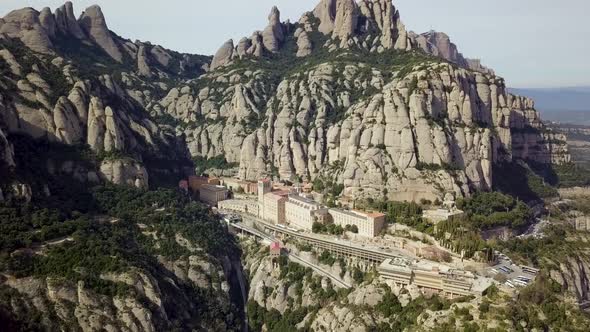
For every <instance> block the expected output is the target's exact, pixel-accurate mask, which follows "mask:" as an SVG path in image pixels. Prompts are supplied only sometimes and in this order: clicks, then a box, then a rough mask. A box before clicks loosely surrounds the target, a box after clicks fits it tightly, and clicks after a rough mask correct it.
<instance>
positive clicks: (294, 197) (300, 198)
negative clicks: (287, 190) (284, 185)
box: [289, 195, 321, 206]
mask: <svg viewBox="0 0 590 332" xmlns="http://www.w3.org/2000/svg"><path fill="white" fill-rule="evenodd" d="M289 199H292V200H295V201H299V202H301V203H305V204H309V205H314V206H320V205H321V204H320V203H318V202H316V201H314V200H313V199H309V198H306V197H303V196H300V195H289Z"/></svg>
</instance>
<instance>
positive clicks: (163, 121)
mask: <svg viewBox="0 0 590 332" xmlns="http://www.w3.org/2000/svg"><path fill="white" fill-rule="evenodd" d="M268 20H269V21H268V25H267V26H266V28H265V29H264V30H263V31H256V32H254V33H253V35H252V37H250V38H243V39H242V40H240V42H239V43H238V44H237V46H235V45H233V42H231V41H229V42H226V43H225V44H224V46H223V47H222V48H221V49H220V50H219V51H218V52H217V54H216V55H215V56H214V57H213V58H212V59H211V58H208V57H204V56H192V57H193V58H191V56H190V55H180V54H177V53H173V52H169V51H166V50H165V49H163V48H161V47H159V46H152V45H151V44H149V43H141V42H139V41H137V42H135V43H132V42H131V41H128V40H125V39H123V38H121V37H119V36H118V35H116V34H114V33H112V32H111V31H110V30H108V26H107V23H106V20H105V18H104V15H103V14H102V11H101V10H100V7H98V6H92V7H89V8H88V9H87V10H85V11H84V12H82V13H81V15H80V17H79V18H78V19H76V18H75V17H74V16H73V7H72V4H71V3H70V2H67V3H66V4H65V5H64V6H62V7H60V8H58V9H56V11H55V13H51V11H50V10H49V9H47V8H46V9H43V10H41V11H40V12H39V11H36V10H33V9H30V8H25V9H22V10H16V11H13V12H11V13H9V14H8V15H7V16H6V17H5V18H3V19H2V20H1V21H0V23H1V24H0V36H4V40H5V44H6V45H9V44H10V43H11V42H10V41H11V40H14V38H16V40H20V41H21V42H22V43H24V45H25V47H27V46H28V47H29V48H31V49H33V50H36V51H38V52H40V54H42V56H40V57H41V58H43V57H48V56H49V57H55V56H56V57H55V58H54V59H53V60H51V62H46V64H45V65H44V66H41V67H43V68H46V70H48V71H51V72H55V70H54V68H55V67H56V66H57V68H61V71H62V73H61V74H60V73H56V75H53V76H56V77H59V76H62V74H63V75H64V76H62V77H60V79H59V82H62V83H60V86H62V88H61V91H56V92H54V91H50V90H51V89H47V88H48V86H49V85H55V84H53V83H52V84H49V85H48V84H47V82H44V80H43V79H41V80H39V79H38V76H44V75H45V76H46V74H44V73H43V72H42V73H41V74H42V75H36V74H34V73H33V74H30V73H27V74H26V77H24V76H25V75H23V73H22V70H20V69H19V66H20V65H19V63H18V61H16V60H17V59H16V58H15V57H14V56H13V54H12V53H14V52H20V53H22V54H25V53H27V52H25V51H20V50H21V48H20V46H19V45H15V44H14V43H12V46H11V47H12V48H11V49H12V53H11V51H10V49H8V48H7V49H6V51H8V52H6V51H5V52H4V53H3V54H4V55H3V59H4V62H6V69H5V70H6V71H10V76H9V77H15V78H14V80H13V81H12V82H7V83H6V84H8V85H10V86H12V85H16V91H17V92H18V93H17V94H16V95H14V97H12V96H13V94H12V93H9V94H8V95H9V96H11V97H10V98H11V99H14V100H15V102H13V101H11V100H9V102H8V103H6V105H5V107H6V109H7V112H6V111H5V112H4V113H3V122H4V123H5V124H4V130H5V131H6V132H8V133H10V132H14V131H17V132H25V133H29V134H33V136H34V137H37V138H40V137H48V138H49V139H50V140H57V141H62V142H65V143H66V144H77V143H86V144H89V145H90V147H91V149H92V150H93V151H95V152H96V153H104V152H107V153H112V152H116V153H119V154H120V152H122V155H124V156H127V157H131V159H127V160H126V161H121V160H116V159H115V160H107V161H103V163H104V164H103V165H101V167H99V168H100V171H99V174H100V176H99V178H100V177H102V178H104V179H108V180H111V181H115V183H135V184H136V185H137V186H140V187H147V186H148V185H149V181H148V180H147V179H148V178H155V177H150V176H149V173H150V172H148V171H147V170H145V168H144V166H145V165H144V164H145V163H144V161H143V159H146V156H145V154H146V153H148V152H147V151H159V152H155V153H156V154H157V153H161V151H177V150H178V151H177V152H174V154H175V155H178V156H181V158H183V159H185V160H186V159H188V157H195V158H215V157H218V156H220V155H223V156H224V157H225V159H226V160H227V161H228V162H229V163H238V164H239V165H240V166H239V168H237V169H236V170H235V172H234V173H233V174H234V175H237V176H240V177H242V178H244V179H248V180H255V179H257V178H260V177H263V176H273V177H276V178H278V179H281V180H289V181H294V180H307V181H312V180H314V179H315V178H318V177H321V176H324V175H322V174H323V172H324V171H325V170H327V169H328V168H329V166H330V165H333V164H335V163H338V164H340V165H341V168H340V170H339V171H337V172H335V173H332V176H335V177H336V178H335V180H336V182H338V183H343V184H344V185H345V188H346V189H345V194H346V195H355V196H359V195H360V196H371V195H377V194H379V195H380V193H384V192H388V194H387V195H386V196H388V197H389V198H396V199H402V200H419V199H430V200H434V199H436V198H439V199H440V198H442V197H444V196H445V195H446V194H448V193H452V194H453V195H455V196H465V195H469V194H470V193H472V192H473V191H475V190H482V189H483V190H490V189H492V187H493V175H492V165H493V164H496V163H501V162H510V161H511V160H513V159H529V160H532V161H535V162H541V163H551V162H557V163H563V162H567V161H568V155H567V149H566V147H564V146H560V145H559V142H561V141H563V140H562V139H561V138H560V136H559V134H555V133H551V132H549V131H547V130H546V128H545V127H544V126H543V124H542V123H541V121H540V119H539V116H538V114H537V113H536V111H535V109H534V102H533V101H532V100H531V99H527V98H520V97H517V96H512V95H509V94H507V93H506V92H505V87H504V80H503V79H502V78H500V77H496V76H495V75H494V73H493V71H491V70H489V69H487V68H485V67H482V66H481V64H480V63H479V62H477V61H468V59H465V58H464V57H463V56H462V55H461V54H460V53H459V52H458V50H457V47H456V45H454V44H453V43H452V42H451V41H450V39H449V38H448V36H446V35H445V34H442V33H437V32H432V31H431V32H428V33H426V34H422V35H417V34H415V33H412V32H409V31H406V28H405V25H404V24H403V23H402V21H401V19H400V13H399V12H398V11H397V10H396V8H395V6H394V5H393V4H392V2H391V1H386V0H362V1H359V2H356V1H352V0H338V1H334V0H322V1H320V3H319V4H318V5H317V6H316V8H315V9H314V10H313V11H310V12H307V13H305V14H303V16H302V18H301V20H300V21H299V22H297V23H289V22H281V20H280V11H279V10H278V8H276V7H273V8H272V10H271V12H270V14H269V16H268ZM23 27H30V29H28V30H25V29H23ZM101 54H102V55H101ZM64 56H65V57H64ZM29 57H31V59H33V58H34V57H37V56H36V55H35V54H32V53H31V54H25V58H29ZM191 59H193V60H194V61H196V65H195V64H193V65H192V66H189V65H187V63H188V62H190V60H191ZM209 61H210V64H208V63H209ZM21 67H22V66H21ZM38 67H39V66H37V67H35V66H32V67H30V68H32V69H35V68H38ZM359 74H361V75H360V76H356V75H359ZM16 77H20V79H16ZM190 78H192V79H190ZM187 79H190V80H188V81H187ZM11 89H12V88H11ZM48 95H51V96H49V97H50V98H43V97H44V96H45V97H47V96H48ZM53 95H54V96H53ZM60 95H61V96H60ZM65 95H68V97H67V98H66V96H65ZM62 97H63V98H62ZM47 99H49V100H47ZM39 106H42V108H43V109H44V110H45V111H44V112H45V115H44V116H43V117H39V116H38V113H37V112H36V111H35V108H37V107H39ZM52 110H54V111H53V112H52ZM369 111H370V112H372V113H373V115H371V116H369V113H368V112H369ZM369 117H372V119H369ZM111 119H113V120H111ZM355 119H360V121H359V120H355ZM155 137H158V138H157V139H155ZM482 142H484V143H482ZM486 142H487V143H486ZM146 143H147V144H146ZM474 144H475V145H474ZM478 144H484V148H483V150H481V151H476V149H478V148H474V147H477V145H478ZM172 145H175V146H176V148H174V149H170V148H169V146H172ZM347 150H349V151H347ZM140 151H144V152H140ZM149 153H151V154H153V153H152V152H149ZM147 159H153V158H147ZM113 163H114V164H113ZM182 164H184V165H188V162H182ZM269 165H272V167H269ZM183 168H185V170H181V169H177V170H176V171H175V174H180V173H181V172H184V171H188V170H187V169H188V167H183ZM90 178H92V179H95V178H96V176H94V175H91V176H90ZM379 179H381V180H379ZM363 192H364V193H363Z"/></svg>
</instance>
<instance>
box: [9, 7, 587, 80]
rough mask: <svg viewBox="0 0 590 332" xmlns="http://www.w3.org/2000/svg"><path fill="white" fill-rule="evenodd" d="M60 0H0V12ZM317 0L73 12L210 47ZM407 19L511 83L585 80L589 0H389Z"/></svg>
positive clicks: (145, 36) (131, 32) (142, 35)
mask: <svg viewBox="0 0 590 332" xmlns="http://www.w3.org/2000/svg"><path fill="white" fill-rule="evenodd" d="M63 2H64V1H62V0H0V16H4V15H5V14H6V13H8V12H9V11H10V10H12V9H16V8H21V7H25V6H31V7H35V8H37V9H41V8H42V7H45V6H48V7H50V8H52V9H54V8H56V7H58V6H59V5H61V4H62V3H63ZM317 2H319V0H164V1H162V0H74V1H73V3H74V10H75V12H76V15H78V14H79V13H80V12H81V11H82V10H83V9H84V8H86V7H87V6H89V5H91V4H99V5H100V6H101V7H102V9H103V12H104V13H105V16H106V18H107V23H108V25H109V28H110V29H111V30H113V31H115V32H116V33H118V34H119V35H121V36H123V37H126V38H130V39H133V40H134V39H140V40H143V41H151V42H152V43H155V44H161V45H163V46H165V47H167V48H171V49H174V50H178V51H183V52H190V53H201V54H213V53H215V51H216V50H217V48H218V47H219V46H220V45H221V44H222V43H223V42H224V41H226V40H227V39H229V38H234V40H236V41H237V40H239V39H240V38H241V37H243V36H250V34H251V33H252V32H253V31H254V30H261V29H263V28H264V26H265V25H266V22H267V18H266V17H267V15H268V13H269V11H270V8H271V7H272V6H273V5H277V6H278V7H279V9H280V10H281V12H282V19H283V20H286V19H287V18H289V19H291V21H296V20H298V19H299V17H300V16H301V14H302V13H304V12H305V11H310V10H312V9H313V8H314V6H315V5H316V3H317ZM394 4H395V5H396V6H397V8H398V9H399V10H400V12H401V17H402V20H403V21H404V23H405V24H406V27H407V28H408V29H410V30H414V31H416V32H424V31H427V30H430V29H434V30H437V31H443V32H446V33H447V34H449V35H450V36H451V39H452V40H453V41H454V42H455V43H456V44H457V45H458V46H459V50H460V51H461V52H462V53H463V54H464V55H465V56H467V57H472V58H481V59H482V61H483V63H484V64H485V65H487V66H489V67H492V68H494V69H495V70H496V72H497V73H498V74H499V75H501V76H503V77H505V78H506V80H507V83H508V85H510V86H513V87H555V86H578V85H590V62H589V61H588V60H587V59H588V57H589V56H590V42H589V39H588V36H590V24H587V16H588V13H590V1H588V0H561V1H555V0H495V1H478V0H443V1H441V0H394Z"/></svg>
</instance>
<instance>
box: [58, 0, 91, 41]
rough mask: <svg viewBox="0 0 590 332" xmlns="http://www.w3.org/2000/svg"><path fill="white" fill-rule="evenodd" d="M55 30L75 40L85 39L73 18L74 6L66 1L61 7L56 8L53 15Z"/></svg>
mask: <svg viewBox="0 0 590 332" xmlns="http://www.w3.org/2000/svg"><path fill="white" fill-rule="evenodd" d="M54 16H55V23H56V25H57V30H58V31H60V32H61V33H62V34H64V35H70V36H73V37H75V38H77V39H85V38H86V35H85V34H84V32H83V31H82V28H80V25H79V24H78V21H77V20H76V17H75V16H74V6H73V5H72V3H71V2H70V1H67V2H66V3H65V4H64V5H63V6H61V7H59V8H57V9H56V10H55V13H54Z"/></svg>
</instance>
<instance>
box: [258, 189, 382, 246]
mask: <svg viewBox="0 0 590 332" xmlns="http://www.w3.org/2000/svg"><path fill="white" fill-rule="evenodd" d="M258 202H259V204H260V205H261V207H262V208H261V209H260V211H261V212H262V213H260V214H259V217H260V218H262V219H264V220H266V221H268V222H271V223H273V224H277V225H286V226H289V227H293V228H296V229H301V230H306V231H311V230H312V228H313V224H314V223H316V222H318V223H321V224H328V223H334V224H335V225H340V226H342V227H346V226H348V225H350V226H356V227H357V229H358V231H359V235H362V236H366V237H375V236H377V235H379V233H380V232H381V230H382V229H383V227H384V226H385V215H384V214H382V213H365V212H361V211H348V210H344V209H337V208H330V209H329V208H327V207H325V206H323V205H322V204H320V203H318V202H316V201H315V200H314V199H313V197H312V196H311V195H310V194H307V193H305V192H304V191H303V190H302V187H294V188H292V189H291V190H289V191H287V190H279V191H273V190H272V183H271V181H270V180H261V181H259V182H258Z"/></svg>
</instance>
